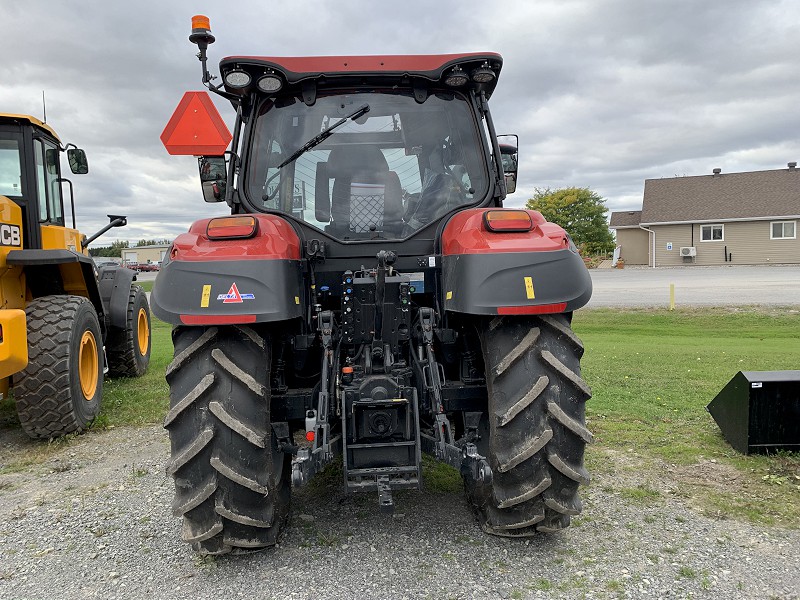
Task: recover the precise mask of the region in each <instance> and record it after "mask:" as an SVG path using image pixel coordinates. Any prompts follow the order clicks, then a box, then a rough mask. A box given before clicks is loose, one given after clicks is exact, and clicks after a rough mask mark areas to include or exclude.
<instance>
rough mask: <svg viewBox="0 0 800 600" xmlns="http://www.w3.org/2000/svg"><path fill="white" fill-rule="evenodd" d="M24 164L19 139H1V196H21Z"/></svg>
mask: <svg viewBox="0 0 800 600" xmlns="http://www.w3.org/2000/svg"><path fill="white" fill-rule="evenodd" d="M22 193H23V190H22V164H21V162H20V159H19V141H18V140H15V139H11V140H8V139H3V140H0V196H17V197H21V196H22Z"/></svg>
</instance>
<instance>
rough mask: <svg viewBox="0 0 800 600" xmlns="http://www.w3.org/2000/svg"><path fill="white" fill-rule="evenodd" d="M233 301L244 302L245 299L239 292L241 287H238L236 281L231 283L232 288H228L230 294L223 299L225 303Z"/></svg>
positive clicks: (236, 302)
mask: <svg viewBox="0 0 800 600" xmlns="http://www.w3.org/2000/svg"><path fill="white" fill-rule="evenodd" d="M232 302H233V303H235V304H241V303H242V302H244V300H242V295H241V294H240V293H239V288H238V287H236V283H235V282H234V284H233V285H231V289H229V290H228V294H227V295H226V297H225V299H224V300H223V301H222V303H223V304H230V303H232Z"/></svg>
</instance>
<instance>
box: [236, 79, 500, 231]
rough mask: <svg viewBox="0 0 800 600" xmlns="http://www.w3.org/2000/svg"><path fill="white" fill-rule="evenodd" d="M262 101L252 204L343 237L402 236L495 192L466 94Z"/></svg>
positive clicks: (249, 166)
mask: <svg viewBox="0 0 800 600" xmlns="http://www.w3.org/2000/svg"><path fill="white" fill-rule="evenodd" d="M255 101H256V102H257V103H258V104H259V107H258V109H257V111H256V118H255V120H254V122H253V125H252V126H251V130H250V134H249V135H250V144H251V145H250V149H249V151H248V154H247V156H248V160H247V162H246V174H245V177H244V185H243V186H241V192H242V193H241V196H240V198H241V202H242V204H243V205H244V207H245V210H247V212H268V211H275V212H279V213H282V214H285V215H287V216H290V217H291V218H293V219H296V220H298V221H301V222H302V223H304V224H306V225H308V226H311V227H313V228H315V229H318V230H319V231H320V232H324V233H325V234H327V235H328V236H330V237H332V238H335V239H337V240H342V241H354V240H369V239H384V240H385V239H403V238H407V237H409V236H411V235H414V234H415V233H417V232H418V231H419V230H421V229H422V228H424V227H425V226H426V225H429V224H431V223H433V222H435V221H437V220H438V219H440V218H441V217H442V216H444V215H445V214H447V213H449V212H451V211H454V210H458V209H462V208H465V207H468V206H471V205H476V204H479V203H481V202H484V201H485V199H486V197H487V196H488V195H489V192H490V181H491V179H490V175H489V173H490V170H489V166H488V165H487V156H486V154H485V152H484V148H483V147H482V145H481V144H480V138H479V136H478V130H477V127H476V120H475V118H474V116H473V113H472V111H471V110H470V104H469V101H468V97H466V96H463V95H459V94H456V93H454V92H452V91H447V92H441V93H438V94H432V95H430V96H428V97H427V98H426V99H425V101H424V102H419V101H418V100H417V99H415V98H414V95H413V90H412V89H411V88H410V87H409V88H408V89H406V90H405V91H403V90H401V89H398V90H396V91H394V92H392V93H386V92H385V91H381V92H377V93H376V92H371V91H368V90H365V91H363V92H357V93H341V92H335V91H332V92H331V93H326V94H324V95H320V96H318V97H317V99H316V101H315V102H314V104H313V105H312V106H308V105H306V103H305V102H303V100H302V98H299V97H293V96H291V95H290V96H288V97H283V98H279V99H277V98H276V99H268V98H259V97H258V96H257V97H256V99H255ZM337 124H339V125H338V126H337ZM332 128H333V129H332ZM321 132H327V133H328V134H329V135H327V137H325V138H324V139H321V137H320V133H321Z"/></svg>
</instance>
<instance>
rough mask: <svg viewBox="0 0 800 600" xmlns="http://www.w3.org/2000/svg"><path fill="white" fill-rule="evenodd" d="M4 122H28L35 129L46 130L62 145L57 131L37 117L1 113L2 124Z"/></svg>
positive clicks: (0, 120) (0, 121)
mask: <svg viewBox="0 0 800 600" xmlns="http://www.w3.org/2000/svg"><path fill="white" fill-rule="evenodd" d="M3 121H27V122H28V123H30V124H31V125H33V126H34V127H39V128H40V129H44V130H45V131H46V132H47V133H48V134H50V135H51V136H53V138H55V140H56V141H57V142H58V143H59V144H60V143H61V139H60V138H59V137H58V134H57V133H56V131H55V129H53V128H52V127H50V125H48V124H47V123H45V122H44V121H40V120H39V119H37V118H36V117H32V116H31V115H19V114H15V113H4V112H0V123H2V122H3Z"/></svg>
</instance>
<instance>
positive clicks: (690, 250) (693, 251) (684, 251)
mask: <svg viewBox="0 0 800 600" xmlns="http://www.w3.org/2000/svg"><path fill="white" fill-rule="evenodd" d="M681 256H697V248H695V247H694V246H684V247H682V248H681Z"/></svg>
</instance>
